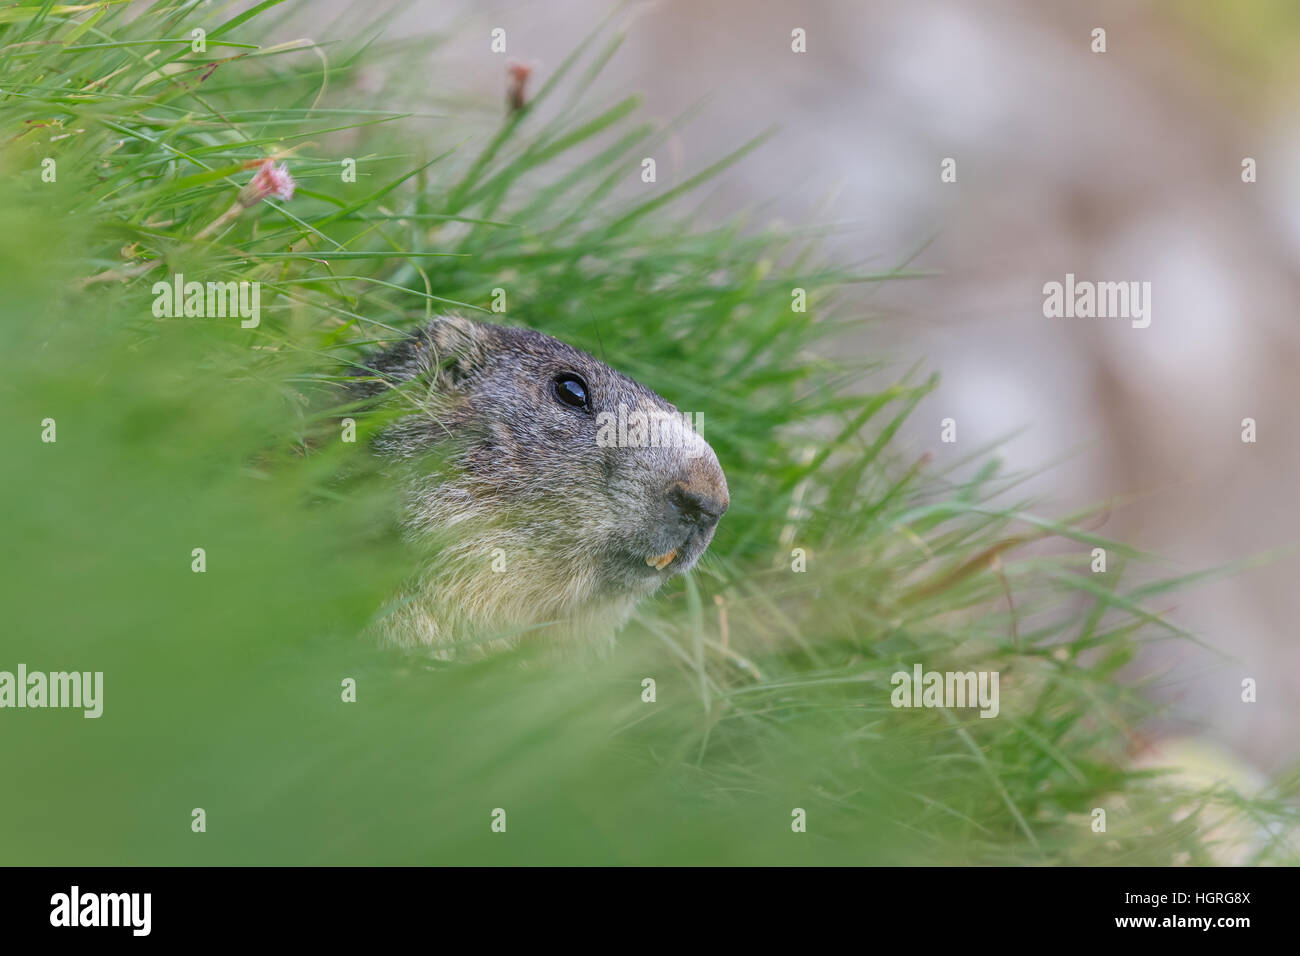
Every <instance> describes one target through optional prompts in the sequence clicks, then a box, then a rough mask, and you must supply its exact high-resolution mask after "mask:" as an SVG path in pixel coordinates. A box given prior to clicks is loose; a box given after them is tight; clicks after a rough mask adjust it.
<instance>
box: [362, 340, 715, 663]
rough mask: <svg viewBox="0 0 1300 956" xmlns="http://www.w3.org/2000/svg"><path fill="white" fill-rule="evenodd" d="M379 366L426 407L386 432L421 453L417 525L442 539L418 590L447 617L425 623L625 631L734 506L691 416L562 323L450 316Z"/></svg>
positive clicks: (397, 446) (381, 358) (401, 455)
mask: <svg viewBox="0 0 1300 956" xmlns="http://www.w3.org/2000/svg"><path fill="white" fill-rule="evenodd" d="M369 364H370V365H371V367H372V368H374V370H375V371H377V372H379V373H380V375H381V376H382V377H383V378H384V379H386V380H387V381H388V382H391V383H398V382H406V383H408V385H407V387H406V388H404V389H403V392H402V399H403V401H409V402H410V403H411V405H410V407H411V410H412V413H411V414H410V415H407V416H404V417H403V418H401V419H400V420H399V421H398V422H397V423H396V424H395V425H394V426H393V427H391V428H390V429H388V430H387V431H385V432H384V433H383V434H382V435H381V437H380V438H379V439H378V440H377V446H378V447H379V449H380V450H381V452H383V453H384V454H387V455H389V456H392V457H395V458H398V459H402V460H404V461H405V462H406V463H407V465H408V467H409V473H408V482H409V483H408V489H409V490H408V493H407V502H406V514H405V516H404V526H405V528H406V530H407V531H408V534H409V536H410V537H411V538H412V539H413V540H415V541H417V542H424V543H426V544H427V545H428V554H427V556H426V562H425V567H424V568H423V569H422V584H421V586H420V587H419V588H417V589H416V591H418V592H420V594H419V595H416V596H417V597H423V598H425V599H427V602H433V604H434V605H436V609H435V608H426V609H425V610H426V611H427V613H428V614H431V615H441V616H442V622H441V623H440V622H437V621H434V622H429V621H425V622H424V623H417V624H415V625H414V626H415V628H416V630H424V631H427V630H429V628H430V627H431V626H433V627H435V629H436V630H437V631H439V632H445V631H446V630H447V628H446V626H445V622H446V621H448V620H452V619H454V621H455V625H454V626H455V627H461V628H472V629H475V630H477V629H479V628H482V627H488V628H502V627H505V628H516V629H518V628H526V627H529V626H531V625H534V624H540V623H543V622H548V623H549V624H551V625H552V626H553V627H554V628H556V629H558V631H557V633H558V632H562V631H564V630H565V628H566V627H568V629H569V630H582V631H590V630H593V629H596V630H599V629H601V628H602V627H604V628H606V629H607V630H610V631H612V629H613V627H610V626H609V625H610V624H611V622H612V624H613V626H617V624H618V623H621V620H622V618H624V617H625V616H626V614H627V613H628V612H629V611H630V609H631V607H632V605H633V603H635V601H636V600H637V599H638V598H640V597H643V596H645V595H647V594H649V593H650V592H652V591H654V590H655V589H656V588H658V587H659V585H661V584H662V583H663V582H664V581H665V580H667V579H668V578H669V577H671V576H672V575H675V574H679V573H681V572H683V571H686V570H688V569H689V568H691V567H692V566H693V565H694V564H695V562H696V561H697V560H698V559H699V557H700V555H701V554H702V553H703V552H704V549H705V548H706V547H708V544H709V541H710V540H711V539H712V537H713V532H714V529H715V528H716V526H717V523H718V520H719V519H720V518H721V517H722V515H723V513H724V512H725V511H726V510H727V505H728V504H729V497H728V492H727V481H726V478H725V477H724V476H723V473H722V469H721V467H720V466H719V464H718V459H717V456H716V455H715V454H714V452H713V449H712V448H710V447H709V446H708V444H706V443H705V442H704V440H703V439H702V438H701V437H700V435H699V434H698V432H697V431H696V430H695V429H694V428H693V427H692V426H691V423H690V421H689V420H688V419H687V417H686V416H684V415H683V414H682V413H681V412H678V411H677V409H676V408H674V407H673V406H672V405H670V404H669V403H668V402H666V401H665V400H664V399H662V398H660V397H659V396H658V395H656V394H655V393H654V392H652V391H651V390H650V389H648V388H646V387H645V386H644V385H641V384H640V383H638V382H635V381H633V380H632V379H630V378H628V377H627V376H625V375H622V374H620V373H618V372H616V371H614V370H613V369H612V368H610V367H609V366H607V365H605V364H604V363H602V362H600V361H597V360H596V359H595V358H593V357H591V356H590V355H587V354H586V353H584V352H580V351H578V350H577V349H575V348H572V347H570V346H568V345H565V344H564V343H563V342H559V341H557V340H556V339H553V338H551V337H549V336H546V335H542V334H540V333H538V332H533V331H530V330H526V329H515V328H506V327H502V326H493V325H485V324H480V323H475V322H470V321H468V320H465V319H462V318H458V317H448V318H442V319H438V320H436V321H435V322H433V323H432V324H431V325H429V326H427V327H425V328H423V329H421V330H420V331H419V332H418V333H417V334H415V335H413V336H412V337H410V338H409V339H406V340H404V341H403V342H402V343H400V344H399V345H397V346H396V347H394V348H392V349H390V350H389V351H387V352H385V353H382V354H381V355H378V356H376V357H375V358H374V359H373V360H372V361H371V362H370V363H369ZM372 390H373V389H372ZM427 602H426V603H427ZM416 603H417V604H418V603H420V602H419V601H418V600H417V602H416ZM412 613H413V614H414V615H415V617H417V618H418V617H420V616H421V615H423V614H425V611H418V610H417V611H414V612H412ZM406 617H408V618H409V617H411V614H407V615H406ZM403 626H404V627H407V628H409V627H410V626H412V625H411V622H410V621H409V620H408V621H406V622H405V623H404V625H403ZM409 637H410V635H407V638H408V639H409ZM423 639H424V640H425V641H426V642H431V641H440V640H446V639H455V635H447V634H445V633H439V634H435V635H434V636H433V637H432V638H430V637H428V636H425V637H424V638H423Z"/></svg>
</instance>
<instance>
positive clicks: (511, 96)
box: [506, 60, 533, 113]
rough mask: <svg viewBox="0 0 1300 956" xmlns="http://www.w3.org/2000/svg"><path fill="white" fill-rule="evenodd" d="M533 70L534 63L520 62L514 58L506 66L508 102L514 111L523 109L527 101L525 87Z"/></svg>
mask: <svg viewBox="0 0 1300 956" xmlns="http://www.w3.org/2000/svg"><path fill="white" fill-rule="evenodd" d="M532 72H533V64H531V63H520V62H519V61H518V60H512V61H511V62H510V64H509V65H508V66H507V67H506V78H507V82H506V103H507V104H508V105H509V107H510V111H511V112H512V113H513V112H518V111H519V110H521V109H523V108H524V104H525V103H526V102H527V96H526V95H525V93H524V87H525V86H527V85H528V77H529V76H531V75H532Z"/></svg>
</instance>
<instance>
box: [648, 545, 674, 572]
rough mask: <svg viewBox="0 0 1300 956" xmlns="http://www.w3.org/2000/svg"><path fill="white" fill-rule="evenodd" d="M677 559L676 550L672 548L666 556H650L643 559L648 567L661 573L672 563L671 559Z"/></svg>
mask: <svg viewBox="0 0 1300 956" xmlns="http://www.w3.org/2000/svg"><path fill="white" fill-rule="evenodd" d="M675 557H677V549H676V548H673V549H672V550H671V551H669V552H668V553H667V554H660V555H651V556H650V557H648V558H646V559H645V563H646V564H648V565H650V567H652V568H654V569H655V570H656V571H662V570H663V569H664V568H666V567H668V565H669V564H671V563H672V560H673V558H675Z"/></svg>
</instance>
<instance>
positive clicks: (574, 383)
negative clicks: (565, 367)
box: [555, 372, 587, 408]
mask: <svg viewBox="0 0 1300 956" xmlns="http://www.w3.org/2000/svg"><path fill="white" fill-rule="evenodd" d="M555 397H556V398H558V399H559V400H560V401H561V402H563V403H564V404H565V405H570V406H572V407H573V408H586V407H587V383H586V382H584V381H583V380H582V379H580V378H578V376H576V375H574V374H572V373H571V372H566V373H565V374H563V375H557V376H556V378H555Z"/></svg>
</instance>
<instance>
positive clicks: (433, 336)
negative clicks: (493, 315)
mask: <svg viewBox="0 0 1300 956" xmlns="http://www.w3.org/2000/svg"><path fill="white" fill-rule="evenodd" d="M487 335H488V330H487V329H486V328H484V327H483V326H481V325H479V324H478V323H477V322H471V321H470V320H469V319H463V318H461V317H460V316H458V315H447V316H443V317H442V318H439V319H435V320H434V321H433V324H432V325H430V326H429V330H428V341H429V344H430V345H431V346H432V348H433V353H434V354H433V355H431V356H429V359H428V361H429V369H430V372H431V373H432V374H431V377H432V378H434V379H435V380H436V381H439V382H441V383H443V384H444V385H453V386H454V385H457V384H459V383H461V382H463V381H464V380H465V379H467V378H469V377H470V376H472V375H473V374H474V372H475V371H476V370H478V369H479V368H481V367H482V366H483V363H484V361H485V360H486V359H487V355H488V342H487Z"/></svg>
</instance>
